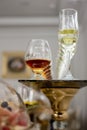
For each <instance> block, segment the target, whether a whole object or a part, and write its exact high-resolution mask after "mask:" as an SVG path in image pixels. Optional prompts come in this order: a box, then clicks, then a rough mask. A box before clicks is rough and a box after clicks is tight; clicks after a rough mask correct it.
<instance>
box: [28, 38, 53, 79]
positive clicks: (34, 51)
mask: <svg viewBox="0 0 87 130" xmlns="http://www.w3.org/2000/svg"><path fill="white" fill-rule="evenodd" d="M25 61H26V64H27V65H28V66H29V67H30V68H31V69H32V71H33V73H34V77H33V78H32V79H35V80H42V79H45V76H42V73H43V70H44V68H45V67H47V66H49V65H50V64H51V49H50V46H49V43H48V41H46V40H43V39H32V40H31V41H30V43H29V45H28V47H27V50H26V52H25Z"/></svg>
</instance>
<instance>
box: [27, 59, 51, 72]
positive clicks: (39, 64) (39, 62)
mask: <svg viewBox="0 0 87 130" xmlns="http://www.w3.org/2000/svg"><path fill="white" fill-rule="evenodd" d="M26 64H27V65H28V66H29V67H31V68H32V70H33V72H35V73H38V74H41V73H42V71H43V69H44V68H45V67H46V66H48V65H49V64H50V61H49V60H47V59H30V60H27V61H26Z"/></svg>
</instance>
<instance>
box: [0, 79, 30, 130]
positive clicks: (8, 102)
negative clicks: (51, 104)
mask: <svg viewBox="0 0 87 130" xmlns="http://www.w3.org/2000/svg"><path fill="white" fill-rule="evenodd" d="M30 126H31V122H30V118H29V116H28V114H27V110H26V108H25V105H24V103H23V101H22V99H21V98H20V96H19V94H18V93H17V92H16V91H15V90H14V89H13V88H12V87H11V86H10V85H9V84H8V83H6V82H5V81H3V80H1V79H0V130H29V128H30Z"/></svg>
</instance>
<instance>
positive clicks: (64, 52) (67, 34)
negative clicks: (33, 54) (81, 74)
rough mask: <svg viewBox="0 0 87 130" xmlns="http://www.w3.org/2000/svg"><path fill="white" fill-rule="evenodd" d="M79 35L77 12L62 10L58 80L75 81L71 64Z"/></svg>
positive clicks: (67, 9) (59, 31) (60, 14)
mask: <svg viewBox="0 0 87 130" xmlns="http://www.w3.org/2000/svg"><path fill="white" fill-rule="evenodd" d="M78 34H79V28H78V12H77V10H75V9H71V8H66V9H62V10H61V11H60V12H59V29H58V45H59V50H58V58H57V79H64V78H65V79H73V76H72V74H71V72H70V63H71V59H72V58H73V56H74V55H75V52H76V47H77V41H78Z"/></svg>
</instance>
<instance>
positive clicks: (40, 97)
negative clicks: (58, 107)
mask: <svg viewBox="0 0 87 130" xmlns="http://www.w3.org/2000/svg"><path fill="white" fill-rule="evenodd" d="M31 82H32V80H31ZM26 83H27V82H26ZM26 83H25V85H24V84H19V86H18V87H17V92H18V93H19V94H20V96H21V98H22V100H23V102H24V104H25V106H26V108H27V111H28V114H29V117H30V120H31V122H32V128H34V127H35V128H36V127H37V129H38V125H39V127H40V129H41V130H44V129H45V130H46V129H48V127H49V120H50V119H51V114H52V109H51V104H50V101H49V99H48V98H47V97H46V95H45V94H44V93H43V92H42V91H40V90H39V89H38V88H36V89H35V88H33V87H32V86H35V85H34V84H33V83H34V82H32V85H31V86H30V87H27V84H26Z"/></svg>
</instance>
